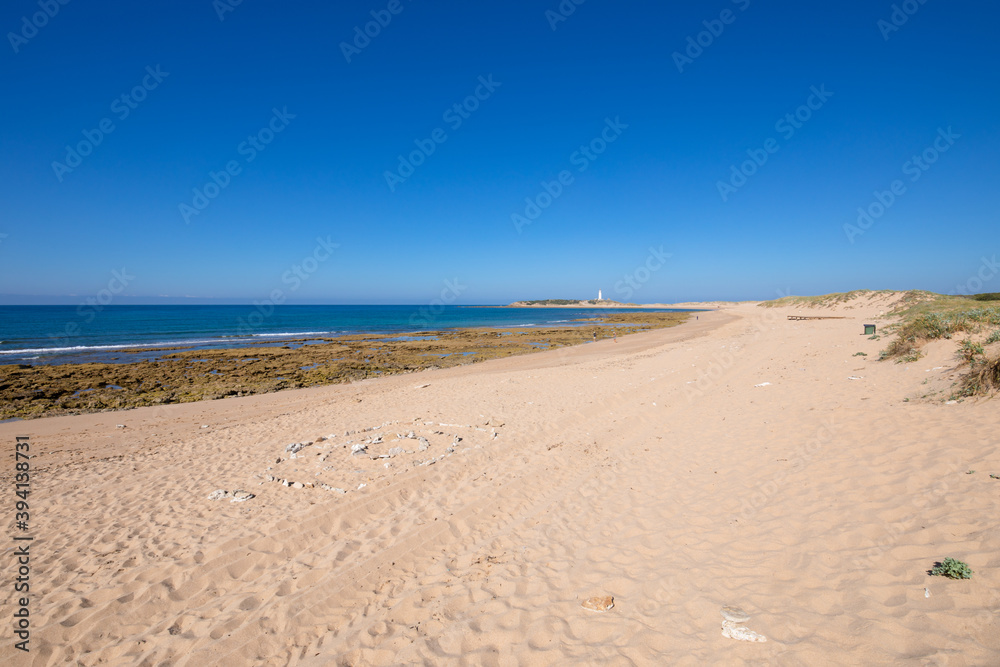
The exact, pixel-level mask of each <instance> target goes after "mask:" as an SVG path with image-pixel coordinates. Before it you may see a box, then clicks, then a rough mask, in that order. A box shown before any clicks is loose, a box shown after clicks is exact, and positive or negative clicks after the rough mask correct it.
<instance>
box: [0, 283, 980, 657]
mask: <svg viewBox="0 0 1000 667" xmlns="http://www.w3.org/2000/svg"><path fill="white" fill-rule="evenodd" d="M850 306H851V307H848V306H846V305H841V306H838V307H836V308H827V309H802V308H773V309H765V308H759V307H757V306H755V305H754V304H746V303H744V304H726V305H724V307H723V308H722V309H721V310H718V311H713V312H705V313H700V314H699V318H698V320H697V321H694V320H692V321H690V322H687V323H685V324H683V325H681V326H679V327H674V328H671V329H665V330H658V331H651V332H647V333H640V334H635V335H633V336H628V337H623V338H619V339H618V342H617V343H616V342H614V341H612V340H605V341H600V342H598V343H589V344H584V345H581V346H577V347H572V348H564V349H560V350H554V351H549V352H540V353H537V354H533V355H529V356H521V357H514V358H509V359H499V360H494V361H489V362H484V363H481V364H475V365H470V366H462V367H455V368H447V369H440V370H433V371H426V372H421V373H413V374H408V375H400V376H392V377H386V378H380V379H375V380H366V381H363V382H357V383H353V384H348V385H335V386H327V387H317V388H309V389H300V390H293V391H286V392H280V393H274V394H264V395H257V396H250V397H244V398H230V399H223V400H217V401H207V402H200V403H190V404H181V405H170V406H164V407H158V408H140V409H136V410H130V411H124V412H114V413H101V414H90V415H82V416H68V417H51V418H46V419H40V420H33V421H26V422H14V423H4V424H0V440H2V441H3V442H4V443H7V444H6V445H5V447H6V449H5V450H4V460H5V461H7V465H6V466H5V467H4V470H3V471H2V473H3V480H4V481H5V482H9V481H11V478H12V470H13V465H14V461H13V454H12V452H13V443H14V438H15V436H16V435H29V436H30V438H31V440H30V442H31V451H32V453H33V454H34V455H35V458H33V459H32V461H31V466H32V470H33V473H32V493H31V496H30V505H31V528H30V533H31V534H32V535H33V536H34V537H35V540H34V541H33V542H32V543H31V547H30V548H31V567H32V573H31V591H30V618H31V639H30V647H31V652H30V653H28V654H24V653H22V652H20V651H17V650H16V649H15V648H14V647H13V643H14V640H13V639H11V634H10V630H9V628H10V627H11V624H10V619H11V618H12V614H13V612H14V609H15V606H14V604H13V602H14V599H13V593H12V590H13V582H12V579H13V576H14V575H13V573H14V571H15V570H14V567H13V566H12V565H11V563H12V562H13V556H12V551H13V546H9V545H11V544H12V542H11V541H9V540H8V542H7V546H5V547H4V555H5V558H4V562H5V566H4V568H3V572H4V577H5V580H4V591H6V592H7V594H6V595H5V596H4V598H3V605H2V607H0V615H2V617H3V618H4V619H6V620H5V626H6V627H7V628H8V630H6V631H5V632H4V637H5V641H4V642H3V646H2V647H0V662H2V663H3V664H31V665H49V664H63V663H67V662H71V663H75V664H82V665H97V664H113V665H118V664H136V665H138V664H143V665H160V664H170V665H192V666H193V665H197V666H201V665H212V664H219V665H243V664H247V665H249V664H255V665H257V664H267V665H272V664H273V665H286V664H291V665H327V664H350V665H365V664H378V665H396V664H476V665H511V664H531V665H548V664H560V665H565V664H609V665H618V664H622V665H626V664H639V665H665V664H671V665H704V664H726V665H733V664H736V665H740V664H753V665H758V664H775V665H806V664H808V665H844V664H856V665H860V664H864V665H883V664H884V665H888V664H918V665H949V666H958V665H985V664H998V663H1000V592H998V591H1000V530H998V528H997V516H998V510H1000V480H996V479H991V478H990V477H989V473H997V474H1000V447H998V436H997V430H998V429H997V427H998V426H1000V416H998V412H997V409H996V407H997V406H996V403H995V401H989V400H980V401H970V400H967V401H963V402H959V403H955V404H946V403H945V401H944V400H943V399H942V395H941V394H936V395H935V398H934V399H933V400H931V399H922V398H921V396H923V395H925V394H928V393H929V392H932V391H938V392H940V391H942V390H945V389H946V388H947V387H948V385H949V384H950V382H951V379H950V378H952V377H956V368H957V363H958V362H957V360H956V358H955V355H954V347H953V346H950V345H951V342H950V341H941V342H940V343H942V344H938V343H935V344H933V345H931V346H929V347H928V349H927V352H928V356H927V357H925V358H923V359H921V360H920V361H918V362H916V363H911V364H894V363H891V362H881V363H880V362H877V361H875V359H877V357H878V352H879V350H880V349H882V348H884V347H885V345H886V343H887V342H888V338H886V337H883V338H882V339H881V340H869V339H868V337H866V336H863V335H861V333H862V324H864V323H869V322H873V321H874V322H876V323H878V324H879V325H880V326H882V325H883V324H885V321H884V320H881V319H876V318H877V316H878V314H879V312H884V311H886V310H887V308H886V304H885V303H884V302H883V301H878V300H873V299H868V300H865V299H860V300H856V301H854V302H851V304H850ZM804 310H807V311H808V313H807V314H810V315H812V314H815V315H824V314H825V315H835V316H841V317H844V318H845V319H830V320H807V321H789V320H787V319H786V316H787V315H789V314H803V311H804ZM857 352H864V353H866V354H867V356H854V355H855V353H857ZM851 378H857V379H851ZM765 383H769V384H765ZM758 385H763V386H758ZM906 399H909V400H908V401H907V400H906ZM119 424H121V425H123V426H124V427H125V428H117V425H119ZM383 424H386V425H385V426H384V427H382V425H383ZM376 426H379V427H380V428H378V429H376V430H373V431H366V432H363V433H355V434H353V435H350V436H345V432H347V431H361V430H362V429H368V428H371V427H376ZM409 431H413V432H414V438H407V437H404V438H402V439H399V441H398V442H395V443H393V442H391V441H392V440H397V439H398V438H397V434H399V435H404V436H405V435H408V434H409ZM494 433H495V434H496V435H495V436H494ZM332 434H336V437H333V438H330V439H329V440H323V441H320V440H318V439H317V438H319V437H321V436H327V435H332ZM379 434H381V435H382V442H381V443H371V444H370V445H369V450H368V451H369V452H370V453H371V454H373V455H377V454H382V453H386V452H387V450H388V448H391V447H396V446H401V447H402V448H403V449H406V450H408V451H412V452H413V453H405V454H401V455H398V456H395V457H393V458H388V459H377V460H371V459H370V458H368V457H366V456H365V455H360V456H353V457H352V455H351V454H350V447H348V446H345V443H347V442H348V441H350V442H351V443H352V444H357V443H359V442H362V441H363V440H366V439H367V440H371V439H372V438H373V437H374V436H377V435H379ZM456 436H457V438H460V439H459V440H457V441H456ZM420 437H425V438H426V439H427V441H428V448H427V449H426V451H419V449H418V443H419V442H420V441H419V440H418V438H420ZM304 441H314V442H313V444H312V445H309V446H307V447H305V448H303V449H302V450H301V451H300V452H299V453H298V454H297V456H296V458H294V459H291V458H290V457H289V454H288V453H286V452H285V448H286V445H288V444H289V443H293V442H304ZM449 448H451V449H452V450H453V451H452V452H448V449H449ZM278 459H283V460H282V461H281V462H280V463H279V462H278ZM430 460H433V461H434V463H433V464H430V463H429V461H430ZM418 462H420V463H423V465H417V463H418ZM386 463H388V464H389V465H390V467H388V468H387V467H386V466H385V464H386ZM269 468H270V469H269ZM356 470H360V471H361V472H355V471H356ZM970 470H974V471H975V472H974V473H973V474H966V473H967V471H970ZM316 473H319V475H318V476H317V474H316ZM267 475H272V476H274V477H276V478H278V479H287V480H288V481H289V482H290V483H291V482H293V481H297V482H301V483H303V484H305V483H307V482H309V483H313V484H315V485H316V486H315V487H314V488H294V487H286V486H284V485H282V484H281V483H280V482H278V481H273V482H272V481H265V480H266V479H267V478H266V476H267ZM321 483H323V484H327V485H328V486H331V487H338V488H342V489H344V490H345V491H346V493H339V492H337V491H332V490H326V489H323V488H320V487H319V484H321ZM361 484H364V485H365V486H364V487H362V488H360V489H359V488H358V487H359V486H360V485H361ZM6 488H8V489H10V486H9V485H7V487H6ZM217 489H225V490H229V491H232V490H235V489H243V490H246V491H249V492H250V493H253V494H256V497H254V498H253V499H251V500H248V501H246V502H241V503H232V502H230V501H229V499H223V500H209V499H208V496H209V494H211V493H212V492H213V491H215V490H217ZM5 502H6V503H7V505H6V506H7V508H8V512H7V515H8V517H10V522H9V523H8V531H7V535H9V536H10V535H13V534H15V532H16V531H15V529H14V525H13V514H14V512H13V495H12V492H11V491H8V499H7V500H6V501H5ZM947 556H951V557H954V558H958V559H961V560H963V561H965V562H967V563H968V564H969V565H970V566H971V568H972V570H973V571H974V575H973V577H972V579H970V580H950V579H945V578H942V577H932V576H929V575H928V574H927V571H928V570H929V569H930V568H931V567H932V566H933V565H934V563H935V562H936V561H940V560H942V559H943V558H945V557H947ZM594 596H602V597H603V596H611V597H613V600H614V606H613V607H612V608H611V609H609V610H607V611H603V612H596V611H592V610H590V609H587V608H584V607H583V606H581V603H582V602H584V601H585V600H587V599H589V598H592V597H594ZM725 606H736V607H740V608H741V609H743V610H745V611H746V612H747V614H748V615H749V617H750V618H749V620H748V621H746V623H745V626H746V627H747V628H749V629H750V630H753V631H755V632H757V633H760V634H762V635H764V636H765V637H766V638H767V641H766V642H763V643H750V642H742V641H736V640H734V639H730V638H727V637H724V636H722V633H721V628H722V621H723V619H722V616H721V615H720V610H721V609H722V608H723V607H725Z"/></svg>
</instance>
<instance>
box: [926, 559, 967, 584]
mask: <svg viewBox="0 0 1000 667" xmlns="http://www.w3.org/2000/svg"><path fill="white" fill-rule="evenodd" d="M931 574H932V575H934V576H941V577H948V578H949V579H972V570H970V569H969V566H968V565H967V564H966V563H963V562H962V561H960V560H956V559H955V558H945V559H944V560H943V561H941V562H940V563H935V564H934V568H933V569H932V570H931Z"/></svg>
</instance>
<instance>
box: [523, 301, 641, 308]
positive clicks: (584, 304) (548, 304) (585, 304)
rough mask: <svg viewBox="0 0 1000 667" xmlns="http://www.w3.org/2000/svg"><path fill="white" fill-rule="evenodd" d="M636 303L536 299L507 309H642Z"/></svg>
mask: <svg viewBox="0 0 1000 667" xmlns="http://www.w3.org/2000/svg"><path fill="white" fill-rule="evenodd" d="M642 307H643V306H642V305H640V304H638V303H620V302H618V301H612V300H610V299H589V300H584V301H579V300H577V299H538V300H536V301H515V302H514V303H511V304H508V305H507V308H642Z"/></svg>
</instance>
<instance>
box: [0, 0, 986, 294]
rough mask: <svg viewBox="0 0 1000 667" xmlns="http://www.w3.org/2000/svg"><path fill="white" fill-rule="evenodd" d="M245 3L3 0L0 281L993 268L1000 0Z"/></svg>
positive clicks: (384, 286) (142, 282)
mask: <svg viewBox="0 0 1000 667" xmlns="http://www.w3.org/2000/svg"><path fill="white" fill-rule="evenodd" d="M237 1H238V0H216V2H214V3H213V2H212V0H197V1H192V0H172V1H170V2H165V1H162V0H160V1H156V0H151V1H147V2H102V1H100V0H91V1H84V0H72V1H70V0H41V1H39V0H11V1H10V2H7V3H4V7H3V9H2V10H0V28H2V30H3V32H4V33H5V39H4V42H5V43H4V45H3V46H2V47H0V51H3V52H2V53H0V76H2V79H0V81H2V87H3V90H4V104H3V106H2V111H0V113H2V114H3V124H2V127H3V132H2V139H0V193H2V202H3V206H2V211H0V234H2V236H0V293H2V294H4V295H6V296H3V297H0V300H2V302H4V303H32V302H34V303H49V302H53V301H59V300H61V301H63V302H66V303H75V302H77V301H79V300H80V299H81V298H83V297H86V296H88V295H94V294H97V293H99V292H100V291H101V290H106V289H109V287H110V289H111V291H113V292H115V293H116V299H117V302H119V303H135V302H161V301H162V300H163V299H165V298H166V299H167V300H173V301H177V300H182V301H183V300H184V298H188V297H194V298H196V299H217V300H224V301H228V302H245V301H247V300H250V299H261V298H266V297H268V295H269V294H271V293H272V292H274V291H275V290H279V291H280V292H281V294H282V295H283V296H284V297H285V298H286V299H288V300H289V301H291V302H311V303H428V302H430V301H431V300H433V299H438V298H441V297H442V293H444V295H445V297H446V298H445V300H446V301H447V302H453V303H458V304H462V303H470V304H472V303H480V304H482V303H505V302H508V301H511V300H514V299H520V298H548V297H564V298H590V297H593V296H596V294H597V290H598V289H603V293H604V297H605V298H616V299H619V300H623V299H626V298H628V299H629V300H632V301H637V302H659V301H679V300H688V299H752V298H761V299H767V298H773V297H775V296H777V295H778V294H779V293H788V292H790V293H794V294H818V293H827V292H834V291H844V290H849V289H857V288H872V289H884V288H892V289H908V288H920V289H929V290H933V291H938V292H945V293H947V292H955V291H958V290H959V289H968V288H969V287H970V286H971V287H972V288H973V289H974V291H994V292H996V291H1000V268H997V267H994V268H984V264H983V259H984V258H985V259H986V260H987V267H989V266H992V261H993V258H994V256H995V255H996V254H1000V234H998V230H1000V225H998V222H1000V220H998V206H997V193H998V191H1000V188H998V175H1000V92H998V85H1000V83H998V82H1000V77H998V71H1000V40H998V39H997V32H996V26H997V25H998V21H1000V8H998V6H997V5H996V3H992V2H990V3H988V2H981V1H980V2H969V1H963V0H949V2H945V1H944V0H925V1H923V2H921V0H908V1H907V2H897V3H895V6H894V3H893V2H890V1H888V0H886V1H884V2H879V1H873V0H865V1H864V2H862V1H860V0H846V1H842V2H825V3H803V2H791V1H789V2H780V1H779V2H763V1H760V0H712V1H704V2H701V1H699V2H687V3H664V2H659V1H656V2H654V1H648V2H643V1H621V2H609V1H607V0H585V1H581V0H576V2H574V1H573V0H564V1H563V2H562V3H560V2H559V1H558V0H540V1H539V2H521V1H516V0H510V1H507V2H497V1H480V2H429V1H426V0H393V1H392V2H390V1H389V0H361V1H358V0H344V1H338V2H274V1H267V0H243V1H242V2H239V3H238V4H236V3H237ZM61 2H65V3H66V4H60V3H61ZM577 3H579V4H577ZM46 12H48V13H47V14H46ZM366 32H367V33H368V34H367V35H366V34H365V33H366ZM372 35H373V36H372ZM456 105H458V106H457V108H456ZM107 130H110V131H107ZM400 156H402V162H401V157H400ZM914 158H916V160H915V159H914ZM227 169H229V171H228V172H227ZM213 174H214V176H213ZM880 200H881V201H880ZM535 207H537V208H535ZM859 208H860V209H862V210H863V211H865V212H867V213H868V216H869V217H867V218H865V217H862V218H861V220H860V221H859V215H860V214H859ZM845 225H846V227H845ZM114 272H117V275H116V274H115V273H114ZM991 273H992V274H994V275H992V276H990V274H991ZM977 275H979V277H980V278H979V279H982V280H981V283H979V284H977V282H976V280H979V279H977V278H976V276H977ZM970 280H971V285H970Z"/></svg>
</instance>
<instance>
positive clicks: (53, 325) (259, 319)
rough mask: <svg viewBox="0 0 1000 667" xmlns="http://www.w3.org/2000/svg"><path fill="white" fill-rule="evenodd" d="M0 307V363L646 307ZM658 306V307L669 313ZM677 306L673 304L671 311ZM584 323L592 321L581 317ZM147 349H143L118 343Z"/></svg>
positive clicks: (415, 330)
mask: <svg viewBox="0 0 1000 667" xmlns="http://www.w3.org/2000/svg"><path fill="white" fill-rule="evenodd" d="M98 308H99V307H98V306H79V307H78V306H0V365H2V364H52V363H84V362H108V361H111V362H132V361H140V360H143V359H149V358H156V357H157V356H160V355H161V354H162V352H156V351H153V349H152V348H162V347H180V348H183V349H217V348H235V347H245V346H249V345H258V344H261V343H266V344H273V345H284V344H285V343H284V341H287V340H291V339H307V340H318V339H321V338H324V337H326V338H328V337H331V336H338V335H345V334H358V333H363V334H367V333H386V334H399V333H407V334H411V333H412V334H415V335H419V334H420V332H427V331H435V330H441V329H455V328H466V327H544V326H551V325H562V326H574V325H580V324H581V323H578V322H573V320H578V319H581V318H588V317H597V316H600V315H603V314H607V313H609V312H650V311H649V310H648V309H644V310H642V311H636V309H627V308H622V309H618V308H615V309H609V308H502V307H498V306H434V307H431V306H290V305H282V306H262V307H259V308H258V307H256V306H253V305H244V306H106V307H103V308H100V310H98ZM671 310H672V309H663V310H661V311H660V312H670V311H671ZM674 312H680V311H674ZM587 326H594V325H593V323H588V324H587ZM126 348H127V349H130V350H131V349H136V348H139V349H143V348H146V349H150V351H149V352H148V353H145V354H133V353H125V354H123V353H122V352H121V351H122V350H124V349H126Z"/></svg>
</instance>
